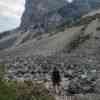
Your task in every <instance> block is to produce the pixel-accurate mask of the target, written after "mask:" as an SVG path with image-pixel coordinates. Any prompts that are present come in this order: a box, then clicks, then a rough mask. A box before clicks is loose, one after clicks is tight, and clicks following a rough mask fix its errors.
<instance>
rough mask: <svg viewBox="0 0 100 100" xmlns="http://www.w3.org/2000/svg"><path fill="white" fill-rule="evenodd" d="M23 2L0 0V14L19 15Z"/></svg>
mask: <svg viewBox="0 0 100 100" xmlns="http://www.w3.org/2000/svg"><path fill="white" fill-rule="evenodd" d="M24 4H25V2H24V0H2V1H0V15H3V16H14V17H20V16H21V15H22V12H23V10H24Z"/></svg>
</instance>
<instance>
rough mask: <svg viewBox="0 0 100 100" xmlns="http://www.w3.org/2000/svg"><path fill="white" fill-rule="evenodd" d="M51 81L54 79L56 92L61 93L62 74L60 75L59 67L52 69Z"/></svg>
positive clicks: (53, 83)
mask: <svg viewBox="0 0 100 100" xmlns="http://www.w3.org/2000/svg"><path fill="white" fill-rule="evenodd" d="M51 81H52V85H53V89H54V91H55V93H60V92H61V89H60V88H61V84H60V83H61V76H60V72H59V70H58V69H57V67H54V68H53V71H52V75H51Z"/></svg>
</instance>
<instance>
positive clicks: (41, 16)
mask: <svg viewBox="0 0 100 100" xmlns="http://www.w3.org/2000/svg"><path fill="white" fill-rule="evenodd" d="M99 7H100V2H99V0H74V1H73V2H72V3H68V2H67V1H66V0H42V1H41V0H26V5H25V8H26V9H25V11H24V14H23V16H22V21H21V25H20V28H21V30H23V31H24V32H26V31H29V32H36V33H37V32H42V33H43V32H47V31H48V29H52V28H53V29H54V28H55V27H56V26H59V25H61V24H62V23H65V22H66V20H70V21H72V20H73V19H74V20H75V19H79V18H80V17H81V16H82V15H84V14H86V13H88V12H89V11H91V10H94V9H96V8H99Z"/></svg>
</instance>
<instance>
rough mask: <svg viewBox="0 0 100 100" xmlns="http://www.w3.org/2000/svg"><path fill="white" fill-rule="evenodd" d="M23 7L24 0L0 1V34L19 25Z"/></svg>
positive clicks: (70, 0)
mask: <svg viewBox="0 0 100 100" xmlns="http://www.w3.org/2000/svg"><path fill="white" fill-rule="evenodd" d="M67 1H69V2H72V1H73V0H67ZM24 5H25V0H0V32H1V31H5V30H9V29H12V28H15V27H17V26H18V25H19V24H20V17H21V15H22V12H23V11H24Z"/></svg>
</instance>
